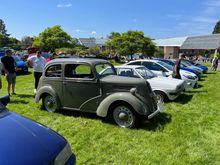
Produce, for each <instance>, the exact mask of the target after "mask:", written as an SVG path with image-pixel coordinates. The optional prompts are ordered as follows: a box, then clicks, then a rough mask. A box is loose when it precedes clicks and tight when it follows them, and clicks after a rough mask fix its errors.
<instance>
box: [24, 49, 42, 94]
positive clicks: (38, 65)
mask: <svg viewBox="0 0 220 165" xmlns="http://www.w3.org/2000/svg"><path fill="white" fill-rule="evenodd" d="M27 62H28V63H29V64H30V65H32V66H33V69H34V79H35V89H34V94H35V93H36V90H37V86H38V83H39V80H40V77H41V76H42V73H43V70H44V66H45V65H46V62H45V59H44V57H42V56H41V51H37V54H36V55H34V56H31V57H29V58H28V59H27Z"/></svg>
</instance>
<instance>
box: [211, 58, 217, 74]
mask: <svg viewBox="0 0 220 165" xmlns="http://www.w3.org/2000/svg"><path fill="white" fill-rule="evenodd" d="M217 68H218V57H217V56H215V57H214V58H213V59H212V68H211V69H212V70H213V71H216V70H217Z"/></svg>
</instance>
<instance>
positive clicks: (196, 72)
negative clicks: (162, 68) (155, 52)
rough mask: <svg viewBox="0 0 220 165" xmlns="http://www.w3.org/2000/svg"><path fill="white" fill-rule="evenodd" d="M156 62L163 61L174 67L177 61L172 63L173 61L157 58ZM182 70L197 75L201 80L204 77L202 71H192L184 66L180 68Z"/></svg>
mask: <svg viewBox="0 0 220 165" xmlns="http://www.w3.org/2000/svg"><path fill="white" fill-rule="evenodd" d="M156 60H159V61H163V62H165V63H167V64H169V65H171V66H172V67H173V66H174V65H175V61H174V60H173V61H172V60H168V59H161V58H157V59H156ZM180 69H182V70H185V71H188V72H192V73H194V74H196V76H197V77H198V79H199V80H200V79H201V77H202V73H201V72H200V71H198V70H195V69H192V68H188V67H184V66H183V65H181V66H180Z"/></svg>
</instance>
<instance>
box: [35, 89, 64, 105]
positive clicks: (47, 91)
mask: <svg viewBox="0 0 220 165" xmlns="http://www.w3.org/2000/svg"><path fill="white" fill-rule="evenodd" d="M45 94H49V95H51V96H54V97H55V98H56V100H57V103H58V108H60V107H61V104H60V98H59V96H58V95H57V94H56V92H55V90H54V89H53V88H52V87H50V86H44V87H42V88H40V89H39V90H38V91H37V94H36V96H35V103H38V102H39V101H40V100H41V99H42V97H43V96H44V95H45Z"/></svg>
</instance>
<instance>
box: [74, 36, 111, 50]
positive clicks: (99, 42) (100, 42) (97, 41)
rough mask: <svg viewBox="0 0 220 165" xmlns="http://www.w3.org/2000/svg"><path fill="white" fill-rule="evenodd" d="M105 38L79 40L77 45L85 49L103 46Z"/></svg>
mask: <svg viewBox="0 0 220 165" xmlns="http://www.w3.org/2000/svg"><path fill="white" fill-rule="evenodd" d="M107 40H108V39H107V38H79V39H78V41H79V44H80V45H83V46H85V47H88V48H90V47H94V46H105V43H106V42H107Z"/></svg>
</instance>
